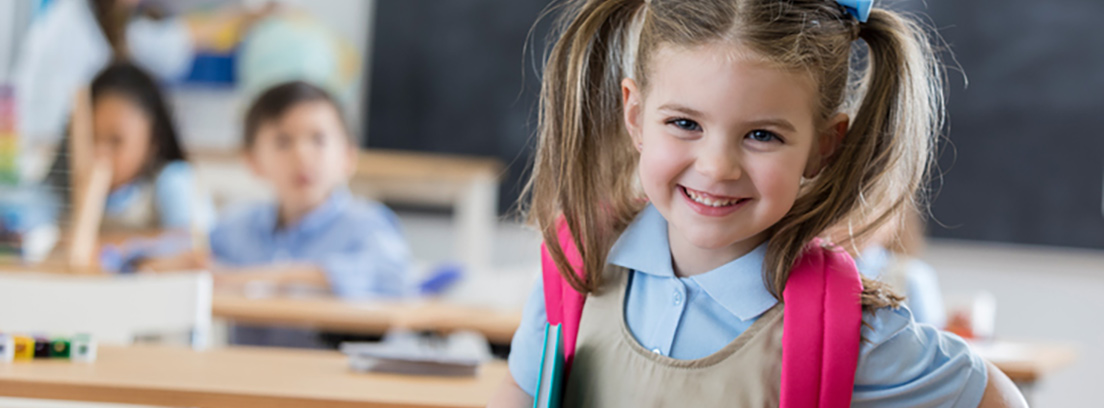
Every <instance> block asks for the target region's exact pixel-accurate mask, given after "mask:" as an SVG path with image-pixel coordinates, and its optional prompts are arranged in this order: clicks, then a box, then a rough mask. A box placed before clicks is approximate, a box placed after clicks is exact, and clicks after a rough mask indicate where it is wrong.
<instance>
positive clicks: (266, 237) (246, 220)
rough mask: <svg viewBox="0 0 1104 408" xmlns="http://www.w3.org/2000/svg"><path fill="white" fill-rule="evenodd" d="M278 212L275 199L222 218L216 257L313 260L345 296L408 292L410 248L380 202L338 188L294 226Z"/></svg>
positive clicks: (230, 261) (242, 262) (236, 262)
mask: <svg viewBox="0 0 1104 408" xmlns="http://www.w3.org/2000/svg"><path fill="white" fill-rule="evenodd" d="M277 211H278V210H277V207H276V203H263V204H256V205H250V206H247V207H245V208H240V209H237V210H235V211H231V212H230V213H229V214H227V215H226V216H225V217H223V218H222V219H221V220H220V221H219V222H218V224H216V226H215V229H214V231H212V232H211V252H212V254H213V255H214V257H215V260H216V261H217V262H219V263H222V264H226V265H231V266H257V265H266V264H277V263H289V262H295V263H309V264H313V265H317V266H318V267H320V268H321V269H322V270H323V271H324V272H325V274H326V278H327V279H328V280H329V283H330V288H331V290H333V292H334V294H336V295H338V296H341V297H342V298H346V299H363V298H373V297H374V298H378V297H400V296H405V295H409V294H411V293H412V291H413V289H412V287H411V285H410V283H409V281H410V279H409V273H410V263H411V254H410V247H409V246H407V243H406V240H405V239H404V238H403V236H402V233H401V232H400V230H399V224H398V217H396V216H395V213H393V212H391V210H390V209H389V208H387V207H386V206H384V205H383V204H380V203H378V202H374V201H367V200H361V199H357V198H355V197H353V195H352V194H351V193H350V192H349V190H348V189H345V188H339V189H337V190H336V191H334V192H333V193H331V194H330V196H329V197H328V198H327V199H326V201H325V202H323V203H322V204H320V205H319V206H318V207H317V208H315V209H314V210H312V211H311V212H309V213H307V215H305V216H303V218H302V219H300V220H299V221H298V222H297V223H295V224H293V225H288V226H283V227H280V226H279V225H278V213H277Z"/></svg>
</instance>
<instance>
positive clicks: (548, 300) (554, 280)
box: [541, 218, 586, 380]
mask: <svg viewBox="0 0 1104 408" xmlns="http://www.w3.org/2000/svg"><path fill="white" fill-rule="evenodd" d="M556 230H557V231H556V232H557V238H558V241H559V243H558V244H559V245H560V248H563V251H564V254H565V255H567V262H568V264H570V265H571V267H572V268H573V269H574V270H575V271H576V273H578V274H579V276H583V257H582V255H581V254H580V253H579V249H578V248H577V247H576V246H575V241H574V240H573V239H572V238H571V231H570V230H568V228H567V222H566V221H564V219H563V218H560V219H559V220H557V222H556ZM541 278H542V280H543V283H544V310H545V312H546V313H547V315H548V323H550V324H561V325H562V329H561V330H562V331H561V333H562V335H563V337H562V338H563V348H564V359H565V360H566V365H565V366H564V368H565V370H564V371H565V372H566V373H571V361H572V359H573V358H574V357H575V339H576V337H578V335H579V320H581V319H582V317H583V302H584V301H586V296H584V295H583V294H582V293H579V292H578V291H576V290H575V288H572V287H571V284H569V283H568V282H567V280H566V279H564V277H563V275H560V271H559V269H558V268H556V262H555V261H553V260H552V255H551V254H550V253H549V252H548V247H547V243H541ZM565 380H566V379H565Z"/></svg>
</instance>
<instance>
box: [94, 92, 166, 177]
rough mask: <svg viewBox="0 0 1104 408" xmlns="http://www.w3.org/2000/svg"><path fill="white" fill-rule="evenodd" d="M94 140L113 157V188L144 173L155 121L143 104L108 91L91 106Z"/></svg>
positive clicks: (97, 146) (104, 152) (104, 151)
mask: <svg viewBox="0 0 1104 408" xmlns="http://www.w3.org/2000/svg"><path fill="white" fill-rule="evenodd" d="M92 121H93V143H94V144H95V146H96V151H97V153H99V154H102V155H105V156H106V157H107V158H109V159H110V160H111V163H112V173H111V188H112V189H116V188H118V187H120V186H123V185H125V184H127V183H130V182H132V181H134V180H135V179H136V178H138V176H139V175H141V174H142V170H143V168H144V167H145V166H146V161H147V160H148V158H149V155H150V151H151V150H152V149H151V146H150V144H151V142H150V140H151V134H152V129H153V122H152V121H151V120H150V118H149V116H148V115H147V114H146V112H145V111H143V110H142V108H141V107H139V106H138V105H136V104H134V103H133V102H131V100H130V99H127V98H126V97H123V96H120V95H114V94H105V95H103V96H101V97H99V98H97V99H96V101H95V103H94V106H93V107H92Z"/></svg>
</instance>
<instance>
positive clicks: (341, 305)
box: [211, 293, 521, 344]
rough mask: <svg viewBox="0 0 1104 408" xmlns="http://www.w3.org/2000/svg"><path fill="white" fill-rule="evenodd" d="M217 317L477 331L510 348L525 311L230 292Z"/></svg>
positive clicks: (220, 299)
mask: <svg viewBox="0 0 1104 408" xmlns="http://www.w3.org/2000/svg"><path fill="white" fill-rule="evenodd" d="M211 314H212V315H213V316H214V317H216V318H220V319H225V320H230V321H233V322H238V323H246V324H259V325H267V326H283V327H302V328H315V329H323V330H333V331H338V332H343V333H357V334H383V333H384V332H386V331H387V329H389V328H407V329H412V330H432V331H443V332H449V331H454V330H474V331H478V332H480V333H483V335H484V336H486V337H487V339H488V340H490V341H492V342H494V343H498V344H509V343H510V339H511V338H512V337H513V335H514V331H515V330H517V327H518V324H520V322H521V310H513V311H510V310H499V309H492V308H484V307H473V306H462V305H454V304H447V303H436V302H393V303H383V302H349V301H343V300H340V299H337V298H332V297H320V298H289V297H272V298H248V297H245V296H243V295H240V294H228V293H216V294H215V295H214V299H213V301H212V305H211Z"/></svg>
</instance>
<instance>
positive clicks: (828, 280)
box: [780, 240, 863, 408]
mask: <svg viewBox="0 0 1104 408" xmlns="http://www.w3.org/2000/svg"><path fill="white" fill-rule="evenodd" d="M862 290H863V287H862V279H861V278H860V277H859V272H858V269H857V268H856V267H855V262H854V261H853V260H852V259H851V256H850V255H848V254H847V253H846V252H843V251H834V250H830V249H824V248H822V247H821V242H820V240H814V241H813V242H812V243H811V244H809V247H807V248H806V250H805V253H804V254H802V256H801V258H799V259H798V260H797V263H796V264H795V265H794V269H793V271H792V272H791V273H790V279H789V281H787V282H786V289H785V290H784V291H783V293H782V300H783V302H784V307H785V310H784V312H783V313H784V316H785V317H783V323H782V390H781V404H780V406H781V407H782V408H795V407H820V408H844V407H849V406H851V395H852V393H853V392H854V387H855V370H856V368H857V366H858V362H859V340H860V335H861V333H860V331H861V330H862V302H861V294H862ZM790 334H796V335H790Z"/></svg>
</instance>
